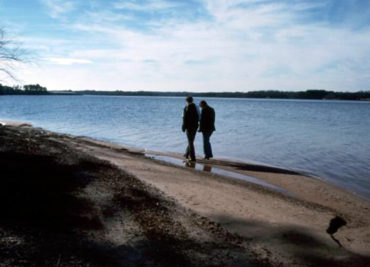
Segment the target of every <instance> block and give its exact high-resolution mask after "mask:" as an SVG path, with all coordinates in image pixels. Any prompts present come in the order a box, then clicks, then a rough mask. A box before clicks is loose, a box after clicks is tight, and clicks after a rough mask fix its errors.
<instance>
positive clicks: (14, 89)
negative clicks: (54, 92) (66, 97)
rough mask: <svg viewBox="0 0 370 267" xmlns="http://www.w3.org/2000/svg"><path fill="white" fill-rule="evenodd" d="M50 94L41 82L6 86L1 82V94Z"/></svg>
mask: <svg viewBox="0 0 370 267" xmlns="http://www.w3.org/2000/svg"><path fill="white" fill-rule="evenodd" d="M46 94H49V93H48V90H47V88H46V87H43V86H41V85H39V84H28V85H24V86H23V87H21V86H19V85H16V86H6V85H2V84H1V83H0V95H46Z"/></svg>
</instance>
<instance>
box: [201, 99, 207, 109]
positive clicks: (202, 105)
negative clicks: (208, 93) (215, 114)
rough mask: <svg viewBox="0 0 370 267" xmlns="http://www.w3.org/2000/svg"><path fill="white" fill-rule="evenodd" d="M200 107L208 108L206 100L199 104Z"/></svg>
mask: <svg viewBox="0 0 370 267" xmlns="http://www.w3.org/2000/svg"><path fill="white" fill-rule="evenodd" d="M199 106H200V107H201V108H205V107H206V106H207V102H206V101H205V100H202V101H200V102H199Z"/></svg>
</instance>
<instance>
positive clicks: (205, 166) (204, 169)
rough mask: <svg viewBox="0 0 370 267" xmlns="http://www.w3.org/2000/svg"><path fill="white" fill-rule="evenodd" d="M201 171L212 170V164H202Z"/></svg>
mask: <svg viewBox="0 0 370 267" xmlns="http://www.w3.org/2000/svg"><path fill="white" fill-rule="evenodd" d="M203 171H205V172H211V171H212V166H211V165H207V164H204V165H203Z"/></svg>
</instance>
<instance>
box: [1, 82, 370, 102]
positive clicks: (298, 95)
mask: <svg viewBox="0 0 370 267" xmlns="http://www.w3.org/2000/svg"><path fill="white" fill-rule="evenodd" d="M45 94H52V95H109V96H178V97H184V96H187V95H192V96H194V97H227V98H271V99H317V100H320V99H327V100H370V91H358V92H334V91H327V90H316V89H310V90H306V91H277V90H267V91H250V92H202V93H200V92H185V91H184V92H161V91H96V90H82V91H72V90H64V91H52V92H49V91H48V90H47V88H46V87H43V86H41V85H39V84H29V85H24V86H23V87H21V86H18V85H17V86H13V87H11V86H5V85H2V84H0V95H45Z"/></svg>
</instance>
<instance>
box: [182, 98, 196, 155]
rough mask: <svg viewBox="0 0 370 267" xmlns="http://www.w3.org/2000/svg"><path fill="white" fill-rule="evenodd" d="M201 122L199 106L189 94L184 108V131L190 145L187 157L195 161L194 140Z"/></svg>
mask: <svg viewBox="0 0 370 267" xmlns="http://www.w3.org/2000/svg"><path fill="white" fill-rule="evenodd" d="M198 124H199V114H198V111H197V107H196V106H195V104H194V103H193V97H191V96H188V97H187V98H186V106H185V108H184V114H183V122H182V131H183V132H186V137H187V139H188V146H187V148H186V152H185V155H184V156H185V158H187V159H188V158H189V157H190V160H191V161H195V149H194V140H195V135H196V133H197V129H198Z"/></svg>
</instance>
